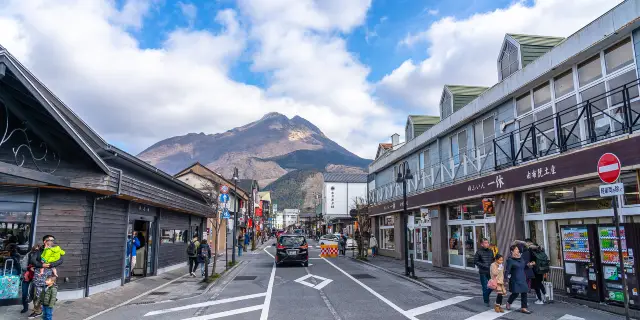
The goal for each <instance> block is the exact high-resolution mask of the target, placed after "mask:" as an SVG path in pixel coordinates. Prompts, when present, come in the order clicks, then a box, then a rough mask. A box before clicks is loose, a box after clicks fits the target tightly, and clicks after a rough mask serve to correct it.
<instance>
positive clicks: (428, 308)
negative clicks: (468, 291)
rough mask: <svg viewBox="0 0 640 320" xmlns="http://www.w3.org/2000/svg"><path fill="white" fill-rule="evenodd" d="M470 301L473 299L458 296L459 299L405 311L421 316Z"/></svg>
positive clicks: (411, 314)
mask: <svg viewBox="0 0 640 320" xmlns="http://www.w3.org/2000/svg"><path fill="white" fill-rule="evenodd" d="M469 299H472V297H463V296H457V297H453V298H450V299H447V300H441V301H436V302H434V303H429V304H426V305H424V306H421V307H417V308H413V309H411V310H407V311H405V312H406V313H407V314H408V315H410V316H414V317H415V316H418V315H421V314H423V313H427V312H430V311H433V310H436V309H440V308H444V307H446V306H450V305H452V304H456V303H459V302H462V301H467V300H469Z"/></svg>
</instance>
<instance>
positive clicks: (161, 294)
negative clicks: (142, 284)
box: [149, 291, 169, 296]
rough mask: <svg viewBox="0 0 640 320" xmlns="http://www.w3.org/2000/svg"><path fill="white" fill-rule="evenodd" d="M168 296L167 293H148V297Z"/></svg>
mask: <svg viewBox="0 0 640 320" xmlns="http://www.w3.org/2000/svg"><path fill="white" fill-rule="evenodd" d="M168 294H169V292H167V291H154V292H151V293H149V295H150V296H166V295H168Z"/></svg>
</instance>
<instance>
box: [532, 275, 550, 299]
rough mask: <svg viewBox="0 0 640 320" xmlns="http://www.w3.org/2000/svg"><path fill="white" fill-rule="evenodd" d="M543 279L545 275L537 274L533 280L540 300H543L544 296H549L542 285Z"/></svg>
mask: <svg viewBox="0 0 640 320" xmlns="http://www.w3.org/2000/svg"><path fill="white" fill-rule="evenodd" d="M542 277H543V275H541V274H536V277H535V278H534V279H533V280H532V283H531V284H532V287H533V289H534V290H535V291H536V297H538V300H542V299H543V298H544V296H545V295H546V294H547V290H546V289H545V288H544V285H543V284H542Z"/></svg>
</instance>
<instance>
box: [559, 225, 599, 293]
mask: <svg viewBox="0 0 640 320" xmlns="http://www.w3.org/2000/svg"><path fill="white" fill-rule="evenodd" d="M596 227H597V226H596V225H568V226H562V227H560V230H561V231H560V232H561V236H562V258H563V260H564V263H563V265H564V285H565V289H566V291H567V294H569V295H570V296H574V297H576V298H581V299H587V300H592V301H597V302H600V301H602V295H601V292H602V290H601V281H602V280H601V277H600V276H599V274H600V261H599V256H598V251H599V249H598V237H597V233H596V231H597V230H596Z"/></svg>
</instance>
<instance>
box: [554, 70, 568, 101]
mask: <svg viewBox="0 0 640 320" xmlns="http://www.w3.org/2000/svg"><path fill="white" fill-rule="evenodd" d="M553 89H554V91H555V93H556V98H560V97H562V96H564V95H565V94H567V93H569V92H571V91H573V72H572V71H571V70H569V71H567V72H565V73H563V74H561V75H559V76H558V77H556V78H554V79H553Z"/></svg>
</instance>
